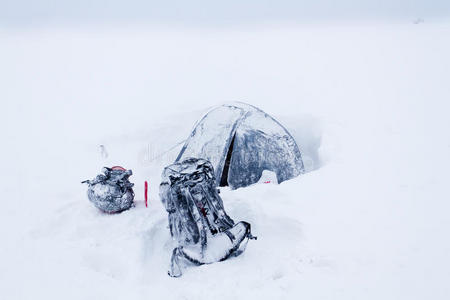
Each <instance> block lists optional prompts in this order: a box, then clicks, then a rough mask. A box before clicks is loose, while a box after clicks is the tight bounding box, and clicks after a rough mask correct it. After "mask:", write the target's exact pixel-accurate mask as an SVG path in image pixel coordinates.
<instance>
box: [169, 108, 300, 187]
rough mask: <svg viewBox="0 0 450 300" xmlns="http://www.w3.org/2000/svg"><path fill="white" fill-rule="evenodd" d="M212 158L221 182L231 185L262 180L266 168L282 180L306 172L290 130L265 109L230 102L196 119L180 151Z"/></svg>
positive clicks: (183, 153) (248, 183) (224, 184)
mask: <svg viewBox="0 0 450 300" xmlns="http://www.w3.org/2000/svg"><path fill="white" fill-rule="evenodd" d="M188 157H195V158H203V159H207V160H209V161H210V162H211V164H212V166H213V168H214V171H215V176H216V182H217V184H218V185H220V186H230V187H231V188H232V189H237V188H240V187H245V186H249V185H251V184H253V183H256V182H258V181H259V179H260V177H261V175H262V172H263V171H264V170H269V171H272V172H274V173H275V174H276V176H277V180H278V182H279V183H281V182H283V181H285V180H288V179H291V178H293V177H296V176H298V175H300V174H302V173H304V166H303V161H302V157H301V154H300V150H299V148H298V146H297V144H296V142H295V140H294V139H293V138H292V136H291V135H290V134H289V132H288V131H287V130H286V129H285V128H284V127H283V126H282V125H281V124H280V123H278V122H277V121H276V120H275V119H274V118H272V117H271V116H269V115H268V114H266V113H265V112H263V111H262V110H260V109H258V108H256V107H254V106H251V105H248V104H245V103H240V102H236V103H230V104H224V105H222V106H218V107H216V108H213V109H212V110H210V111H209V112H208V113H207V114H206V115H205V116H204V117H203V118H202V119H200V121H198V122H197V123H196V125H195V126H194V129H193V130H192V132H191V134H190V136H189V138H188V139H187V140H186V143H185V144H184V146H183V148H182V149H181V151H180V153H179V154H178V157H177V159H176V160H175V161H176V162H177V161H180V160H184V159H186V158H188Z"/></svg>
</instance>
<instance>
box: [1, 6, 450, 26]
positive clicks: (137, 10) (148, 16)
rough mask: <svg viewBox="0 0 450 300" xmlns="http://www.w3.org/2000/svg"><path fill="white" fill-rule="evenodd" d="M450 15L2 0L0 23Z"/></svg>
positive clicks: (395, 9)
mask: <svg viewBox="0 0 450 300" xmlns="http://www.w3.org/2000/svg"><path fill="white" fill-rule="evenodd" d="M418 17H422V18H425V19H438V20H450V1H449V0H430V1H427V0H341V1H333V0H308V1H304V0H277V1H270V0H247V1H245V0H244V1H242V0H241V1H239V0H227V1H211V0H209V1H208V0H190V1H186V0H170V1H155V0H127V1H123V0H122V1H119V0H67V1H60V0H59V1H58V0H34V1H33V0H0V26H3V27H4V26H6V27H10V26H35V25H43V24H44V25H45V24H59V23H69V24H75V25H76V24H85V23H105V24H108V23H124V22H125V23H126V22H143V23H157V24H169V25H170V24H193V25H206V26H208V25H223V24H224V25H229V24H245V23H249V24H252V23H264V22H274V23H275V22H307V21H328V20H353V19H357V20H361V19H363V20H376V19H408V20H410V19H414V18H418Z"/></svg>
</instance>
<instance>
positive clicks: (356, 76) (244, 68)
mask: <svg viewBox="0 0 450 300" xmlns="http://www.w3.org/2000/svg"><path fill="white" fill-rule="evenodd" d="M448 36H450V25H449V24H445V23H440V24H438V23H432V22H427V23H423V24H420V25H414V24H376V23H374V24H354V25H344V24H340V25H333V26H331V25H329V26H326V25H306V24H305V25H302V26H279V27H267V28H264V27H261V28H259V27H258V28H250V27H249V28H246V29H242V28H240V29H239V30H238V29H232V28H231V29H210V30H205V29H183V30H182V29H179V28H156V27H153V28H143V27H141V28H138V27H126V28H125V27H124V28H89V29H88V28H61V29H45V28H42V29H39V30H28V31H19V30H16V31H13V30H9V31H8V30H2V31H0V45H1V47H0V66H1V68H0V99H1V101H2V108H3V110H2V111H3V114H2V118H1V120H0V122H1V124H0V125H1V128H3V130H2V133H3V142H2V147H1V150H0V151H1V152H0V156H1V157H2V158H3V159H2V165H3V167H4V172H3V175H2V178H1V181H2V185H1V191H0V192H1V195H2V196H3V197H2V202H1V203H2V209H1V210H0V225H1V226H0V234H1V237H2V244H1V247H0V265H1V268H0V296H1V298H2V299H40V298H44V297H45V298H46V299H61V298H64V299H124V298H126V299H148V298H163V299H257V298H260V299H300V298H305V299H426V298H432V299H447V298H448V296H449V294H450V287H449V285H448V282H449V280H450V257H449V256H450V241H449V239H448V236H449V234H450V232H449V231H450V218H449V217H448V211H449V208H450V204H449V202H448V200H449V199H450V197H449V196H450V193H449V190H448V180H449V176H448V170H449V169H450V158H449V155H448V154H449V150H450V136H449V128H450V118H448V112H449V108H450V105H449V104H448V99H450V85H449V78H450V56H449V55H448V53H450V41H449V39H448ZM234 100H237V101H244V102H248V103H250V104H252V105H255V106H257V107H259V108H261V109H262V110H263V111H265V112H267V113H268V114H270V115H271V116H273V117H274V118H276V119H277V120H278V121H280V123H281V124H283V125H284V126H285V127H286V128H287V130H288V131H289V132H290V133H291V134H292V135H293V136H294V138H295V139H296V141H297V143H298V145H300V147H301V151H302V155H303V158H304V160H305V165H306V167H307V170H308V171H309V172H307V173H306V174H304V175H302V176H299V177H297V178H295V179H292V180H289V181H286V182H283V183H281V184H279V185H276V184H256V185H253V186H250V187H248V188H241V189H238V190H233V191H232V190H230V189H228V188H221V194H220V195H221V197H222V199H223V201H224V206H225V209H226V211H227V213H228V214H229V215H230V217H232V218H233V219H234V220H235V221H236V222H239V221H241V220H244V221H247V222H249V223H251V225H252V233H253V234H254V235H256V236H258V240H257V241H251V242H249V243H248V245H247V249H246V251H245V252H244V253H243V254H242V255H241V256H239V257H236V258H233V259H229V260H227V261H224V262H220V263H215V264H211V265H204V266H200V267H194V268H190V269H189V270H188V271H186V272H185V274H184V275H183V277H181V278H178V279H174V278H170V277H169V276H167V268H168V264H169V259H170V255H171V249H172V248H173V245H172V241H171V240H170V235H169V231H168V229H167V228H166V226H167V213H166V212H165V210H164V207H163V205H162V204H161V203H160V201H159V199H158V185H159V183H160V180H161V172H162V169H163V167H164V166H166V165H168V164H169V163H171V162H173V161H174V159H175V158H176V155H177V154H178V152H179V150H180V149H181V147H182V143H181V144H179V145H178V146H176V147H173V146H174V145H177V144H178V143H180V142H182V141H183V140H185V139H186V138H187V137H188V135H189V133H190V131H191V129H192V125H193V124H194V122H195V121H196V120H198V119H199V118H200V117H201V116H202V115H204V113H205V112H207V111H208V110H209V109H210V108H211V107H212V106H215V105H219V104H221V103H223V102H227V101H234ZM100 145H104V150H105V151H107V153H108V155H104V154H102V153H103V152H102V150H101V149H102V148H101V147H100ZM171 148H172V150H170V151H168V152H167V153H165V151H167V150H168V149H171ZM113 165H121V166H124V167H125V168H128V169H132V170H133V176H131V177H130V181H131V182H134V183H135V189H134V190H135V193H136V207H135V208H133V209H131V210H129V211H126V212H123V213H121V214H118V215H108V214H103V213H101V212H99V211H98V210H97V209H96V208H95V207H94V206H92V204H91V203H90V202H89V201H88V199H87V196H86V186H85V185H82V184H81V183H80V182H81V181H82V180H85V179H87V178H93V177H94V176H95V175H96V174H98V173H99V172H100V171H101V168H102V167H103V166H113ZM145 180H148V182H149V208H145V205H144V193H143V190H144V181H145Z"/></svg>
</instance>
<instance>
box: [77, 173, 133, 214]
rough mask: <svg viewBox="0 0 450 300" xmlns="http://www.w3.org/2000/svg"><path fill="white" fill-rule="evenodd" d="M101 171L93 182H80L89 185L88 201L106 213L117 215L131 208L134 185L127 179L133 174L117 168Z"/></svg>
mask: <svg viewBox="0 0 450 300" xmlns="http://www.w3.org/2000/svg"><path fill="white" fill-rule="evenodd" d="M102 171H103V173H104V174H100V175H97V177H95V179H94V180H85V181H83V182H82V183H87V184H88V185H89V187H88V191H87V195H88V198H89V200H90V201H91V202H92V203H93V204H94V205H95V206H96V207H97V208H98V209H100V210H101V211H103V212H106V213H118V212H121V211H124V210H127V209H129V208H130V207H132V206H133V199H134V192H133V189H132V187H133V185H134V184H133V183H131V182H130V181H129V180H128V178H129V177H130V176H131V175H132V174H133V172H132V171H131V170H126V169H124V168H122V167H119V166H115V167H112V168H107V167H104V168H103V170H102Z"/></svg>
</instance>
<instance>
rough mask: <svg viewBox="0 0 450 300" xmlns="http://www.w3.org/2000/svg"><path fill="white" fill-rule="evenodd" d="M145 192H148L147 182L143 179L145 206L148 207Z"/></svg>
mask: <svg viewBox="0 0 450 300" xmlns="http://www.w3.org/2000/svg"><path fill="white" fill-rule="evenodd" d="M147 192H148V183H147V181H145V207H148V205H147V199H148V198H147Z"/></svg>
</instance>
